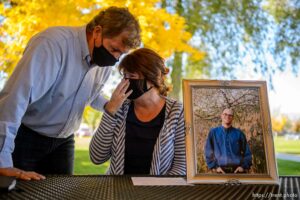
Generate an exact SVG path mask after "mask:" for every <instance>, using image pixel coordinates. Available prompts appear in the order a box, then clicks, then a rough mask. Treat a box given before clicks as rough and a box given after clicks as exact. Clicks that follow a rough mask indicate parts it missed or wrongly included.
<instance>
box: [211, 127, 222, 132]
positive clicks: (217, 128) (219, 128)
mask: <svg viewBox="0 0 300 200" xmlns="http://www.w3.org/2000/svg"><path fill="white" fill-rule="evenodd" d="M221 129H222V126H216V127H212V128H211V129H210V132H217V131H220V130H221Z"/></svg>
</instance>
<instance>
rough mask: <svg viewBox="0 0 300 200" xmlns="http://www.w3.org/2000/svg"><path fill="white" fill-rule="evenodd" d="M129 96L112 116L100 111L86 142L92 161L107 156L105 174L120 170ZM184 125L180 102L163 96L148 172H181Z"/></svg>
mask: <svg viewBox="0 0 300 200" xmlns="http://www.w3.org/2000/svg"><path fill="white" fill-rule="evenodd" d="M129 105H130V100H126V101H125V102H124V103H123V105H122V107H121V108H120V109H119V111H118V112H117V113H116V115H115V116H114V117H113V116H111V115H109V114H108V113H104V114H103V117H102V120H101V123H100V125H99V127H98V129H97V131H96V132H95V134H94V136H93V138H92V140H91V143H90V158H91V160H92V162H93V163H95V164H102V163H104V162H106V161H107V160H109V159H110V167H109V171H108V174H113V175H122V174H124V157H125V128H126V117H127V112H128V109H129ZM185 174H186V159H185V126H184V117H183V106H182V104H181V103H179V102H177V101H175V100H172V99H170V98H166V112H165V121H164V124H163V127H162V128H161V130H160V133H159V136H158V138H157V141H156V144H155V146H154V150H153V156H152V162H151V169H150V175H185Z"/></svg>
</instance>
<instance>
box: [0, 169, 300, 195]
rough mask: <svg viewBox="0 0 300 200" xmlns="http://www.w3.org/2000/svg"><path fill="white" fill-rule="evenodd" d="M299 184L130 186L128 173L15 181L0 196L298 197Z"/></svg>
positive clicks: (283, 180) (289, 180)
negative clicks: (9, 189)
mask: <svg viewBox="0 0 300 200" xmlns="http://www.w3.org/2000/svg"><path fill="white" fill-rule="evenodd" d="M299 185H300V177H299V176H290V177H288V176H285V177H280V185H209V184H198V185H192V186H188V185H186V186H134V185H133V183H132V180H131V177H130V176H106V175H97V176H96V175H76V176H48V177H47V179H46V180H43V181H17V184H16V188H15V189H14V190H12V191H10V192H4V193H1V194H0V199H18V200H19V199H49V200H50V199H51V200H53V199H63V200H68V199H72V200H74V199H80V200H83V199H89V200H92V199H97V200H99V199H105V200H106V199H130V200H132V199H155V200H156V199H184V200H187V199H210V200H211V199H218V200H219V199H255V198H257V199H263V198H265V199H276V197H277V199H300V189H299ZM270 197H272V198H270Z"/></svg>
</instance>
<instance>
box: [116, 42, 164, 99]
mask: <svg viewBox="0 0 300 200" xmlns="http://www.w3.org/2000/svg"><path fill="white" fill-rule="evenodd" d="M119 71H120V72H124V71H126V72H129V73H138V74H139V75H143V76H144V78H145V79H146V80H148V81H149V82H151V83H152V84H153V85H154V87H156V88H157V89H158V91H159V93H160V94H161V95H163V96H167V92H168V91H169V88H168V87H167V85H166V84H165V77H166V75H167V74H168V73H169V69H168V68H167V67H166V66H165V60H164V59H163V58H162V57H161V56H160V55H158V54H157V53H156V52H155V51H153V50H151V49H148V48H140V49H137V50H134V51H132V52H131V53H129V54H127V55H126V56H125V57H124V58H123V59H122V61H121V62H120V64H119ZM141 85H142V83H141V84H140V88H142V87H141Z"/></svg>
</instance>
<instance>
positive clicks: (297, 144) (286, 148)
mask: <svg viewBox="0 0 300 200" xmlns="http://www.w3.org/2000/svg"><path fill="white" fill-rule="evenodd" d="M274 143H275V151H276V152H278V153H288V154H299V155H300V140H285V138H284V137H283V136H277V137H274Z"/></svg>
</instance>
